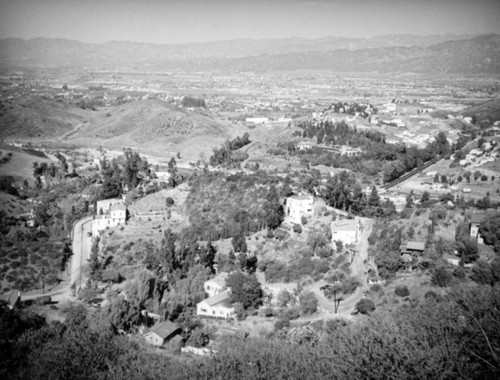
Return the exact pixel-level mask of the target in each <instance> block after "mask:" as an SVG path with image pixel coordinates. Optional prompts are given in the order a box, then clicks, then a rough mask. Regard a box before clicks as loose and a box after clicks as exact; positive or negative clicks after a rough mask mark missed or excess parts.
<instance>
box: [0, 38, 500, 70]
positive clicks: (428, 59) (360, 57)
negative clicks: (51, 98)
mask: <svg viewBox="0 0 500 380" xmlns="http://www.w3.org/2000/svg"><path fill="white" fill-rule="evenodd" d="M499 46H500V37H499V36H498V35H482V36H476V37H472V38H470V37H467V36H455V35H442V36H412V35H389V36H378V37H373V38H370V39H355V38H345V37H328V38H320V39H304V38H287V39H277V40H234V41H218V42H209V43H199V44H179V45H155V44H143V43H134V42H117V41H114V42H107V43H103V44H89V43H82V42H79V41H72V40H64V39H44V38H37V39H32V40H27V41H26V40H22V39H14V38H10V39H4V40H0V66H1V67H12V66H18V65H26V66H36V65H58V66H77V67H82V66H102V67H113V68H115V67H116V66H117V65H120V66H122V67H134V68H137V67H141V68H142V69H143V70H177V69H180V70H251V71H263V70H266V71H272V70H299V69H331V70H335V71H351V72H352V71H381V72H419V73H436V72H439V73H443V72H444V73H498V72H500V63H499V62H500V60H499Z"/></svg>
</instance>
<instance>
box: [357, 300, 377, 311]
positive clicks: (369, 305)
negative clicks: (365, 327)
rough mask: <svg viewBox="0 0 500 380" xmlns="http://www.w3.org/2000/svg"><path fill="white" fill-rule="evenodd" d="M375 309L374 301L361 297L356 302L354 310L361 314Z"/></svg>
mask: <svg viewBox="0 0 500 380" xmlns="http://www.w3.org/2000/svg"><path fill="white" fill-rule="evenodd" d="M374 310H375V303H374V302H373V301H371V300H369V299H366V298H361V299H360V300H359V302H358V303H357V304H356V311H357V312H359V313H361V314H370V313H371V312H372V311H374Z"/></svg>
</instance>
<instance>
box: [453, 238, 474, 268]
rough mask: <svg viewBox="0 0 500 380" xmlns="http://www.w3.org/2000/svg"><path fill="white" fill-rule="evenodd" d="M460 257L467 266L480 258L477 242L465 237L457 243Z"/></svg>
mask: <svg viewBox="0 0 500 380" xmlns="http://www.w3.org/2000/svg"><path fill="white" fill-rule="evenodd" d="M457 251H458V255H459V256H460V257H461V260H462V261H463V262H464V263H465V264H469V263H472V262H474V261H476V260H477V259H478V258H479V248H478V246H477V241H476V240H475V239H472V238H470V237H468V236H467V237H463V238H462V239H460V240H459V241H458V242H457Z"/></svg>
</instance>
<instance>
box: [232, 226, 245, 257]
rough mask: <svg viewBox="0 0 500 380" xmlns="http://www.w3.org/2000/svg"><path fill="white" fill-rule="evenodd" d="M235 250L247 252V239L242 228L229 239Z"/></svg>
mask: <svg viewBox="0 0 500 380" xmlns="http://www.w3.org/2000/svg"><path fill="white" fill-rule="evenodd" d="M231 244H232V245H233V248H234V251H235V252H242V253H246V252H247V241H246V239H245V234H244V233H243V230H240V231H239V232H238V233H237V234H236V235H235V236H234V237H233V238H232V240H231Z"/></svg>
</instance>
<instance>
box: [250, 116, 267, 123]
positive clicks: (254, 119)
mask: <svg viewBox="0 0 500 380" xmlns="http://www.w3.org/2000/svg"><path fill="white" fill-rule="evenodd" d="M245 121H246V122H247V123H254V124H265V123H268V122H269V118H268V117H247V118H246V119H245Z"/></svg>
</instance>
